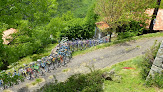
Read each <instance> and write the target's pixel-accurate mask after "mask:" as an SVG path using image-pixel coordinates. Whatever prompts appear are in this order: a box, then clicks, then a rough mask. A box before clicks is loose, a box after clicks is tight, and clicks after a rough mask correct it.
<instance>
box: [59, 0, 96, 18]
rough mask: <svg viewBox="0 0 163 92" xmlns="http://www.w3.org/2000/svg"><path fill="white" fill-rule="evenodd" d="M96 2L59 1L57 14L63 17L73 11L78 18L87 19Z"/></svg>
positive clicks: (90, 0) (82, 0)
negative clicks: (90, 8) (88, 11)
mask: <svg viewBox="0 0 163 92" xmlns="http://www.w3.org/2000/svg"><path fill="white" fill-rule="evenodd" d="M94 1H95V0H57V2H58V9H57V14H58V15H60V16H61V15H63V14H64V13H66V12H67V11H71V12H72V13H73V14H74V16H75V17H76V18H84V17H86V14H87V13H86V12H87V10H88V8H89V7H90V6H91V5H92V3H93V2H94Z"/></svg>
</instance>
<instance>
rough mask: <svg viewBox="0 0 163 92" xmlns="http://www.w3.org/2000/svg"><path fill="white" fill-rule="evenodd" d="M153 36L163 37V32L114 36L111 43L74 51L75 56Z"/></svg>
mask: <svg viewBox="0 0 163 92" xmlns="http://www.w3.org/2000/svg"><path fill="white" fill-rule="evenodd" d="M152 37H163V32H157V33H150V34H144V35H141V36H135V37H132V38H126V39H121V40H117V38H113V39H112V42H110V43H104V44H100V45H98V46H94V47H91V48H88V49H86V50H84V51H76V52H74V53H73V56H77V55H80V54H86V53H88V52H91V51H94V50H97V49H102V48H105V47H109V46H111V45H114V44H119V43H124V42H128V41H132V40H139V39H144V38H152Z"/></svg>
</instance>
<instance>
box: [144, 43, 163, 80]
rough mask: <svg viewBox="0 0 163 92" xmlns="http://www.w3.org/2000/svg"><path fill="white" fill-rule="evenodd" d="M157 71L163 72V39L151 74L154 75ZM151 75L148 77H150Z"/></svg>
mask: <svg viewBox="0 0 163 92" xmlns="http://www.w3.org/2000/svg"><path fill="white" fill-rule="evenodd" d="M155 73H163V41H162V43H161V45H160V48H159V50H158V52H157V55H156V58H155V60H154V62H153V65H152V67H151V70H150V72H149V75H151V76H152V77H153V76H154V74H155ZM149 75H148V77H147V79H148V78H149Z"/></svg>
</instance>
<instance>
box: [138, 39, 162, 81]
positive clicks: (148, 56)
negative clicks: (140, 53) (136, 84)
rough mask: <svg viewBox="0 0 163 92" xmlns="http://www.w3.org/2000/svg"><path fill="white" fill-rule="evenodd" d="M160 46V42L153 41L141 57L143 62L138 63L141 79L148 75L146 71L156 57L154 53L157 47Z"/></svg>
mask: <svg viewBox="0 0 163 92" xmlns="http://www.w3.org/2000/svg"><path fill="white" fill-rule="evenodd" d="M159 47H160V43H159V44H157V40H156V41H155V43H154V45H153V46H152V47H151V48H150V49H148V50H147V51H146V53H145V55H144V57H143V59H144V60H143V62H141V63H140V64H139V66H140V67H141V72H140V74H141V76H142V78H143V79H146V77H147V76H148V73H149V71H150V69H151V66H152V64H153V62H154V59H155V57H156V54H157V52H158V49H159Z"/></svg>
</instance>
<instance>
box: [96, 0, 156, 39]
mask: <svg viewBox="0 0 163 92" xmlns="http://www.w3.org/2000/svg"><path fill="white" fill-rule="evenodd" d="M153 2H154V1H153V0H97V3H96V9H95V11H96V13H97V14H99V15H100V17H101V18H102V19H101V20H103V21H104V22H106V23H107V24H108V25H109V27H110V29H108V30H107V31H109V32H110V39H111V34H112V32H114V31H115V30H116V28H118V27H119V26H122V25H124V24H128V23H130V22H131V21H132V20H136V21H145V20H146V15H145V14H144V11H145V10H146V9H147V8H149V7H150V6H153ZM110 41H111V40H110Z"/></svg>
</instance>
